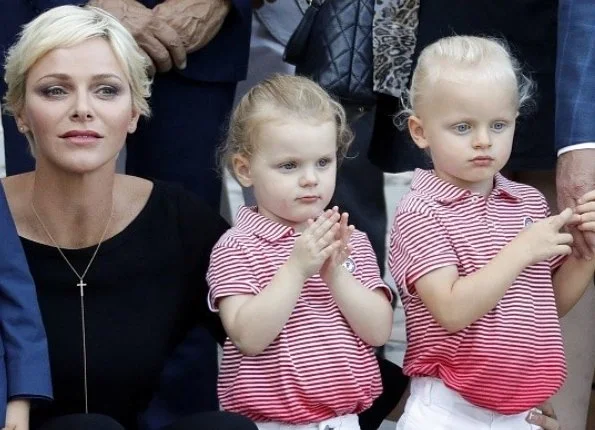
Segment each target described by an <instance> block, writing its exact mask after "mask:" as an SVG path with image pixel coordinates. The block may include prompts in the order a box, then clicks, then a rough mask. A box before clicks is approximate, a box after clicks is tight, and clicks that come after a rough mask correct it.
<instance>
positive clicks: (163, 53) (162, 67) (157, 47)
mask: <svg viewBox="0 0 595 430" xmlns="http://www.w3.org/2000/svg"><path fill="white" fill-rule="evenodd" d="M137 42H138V44H139V46H140V47H141V48H142V49H143V50H144V51H145V52H146V53H147V54H148V55H149V57H151V60H152V61H153V64H155V68H156V69H157V71H158V72H160V73H163V72H167V71H168V70H170V69H171V68H172V60H171V57H170V56H169V52H168V50H167V49H166V48H165V46H163V44H162V43H161V42H160V41H159V40H157V38H155V37H153V36H152V35H150V34H146V33H145V34H143V35H142V36H139V37H138V38H137Z"/></svg>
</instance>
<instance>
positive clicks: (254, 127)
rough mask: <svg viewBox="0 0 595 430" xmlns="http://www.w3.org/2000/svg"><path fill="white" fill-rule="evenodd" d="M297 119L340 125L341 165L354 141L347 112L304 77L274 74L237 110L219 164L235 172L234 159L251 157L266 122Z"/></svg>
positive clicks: (234, 112) (231, 119)
mask: <svg viewBox="0 0 595 430" xmlns="http://www.w3.org/2000/svg"><path fill="white" fill-rule="evenodd" d="M283 118H295V119H299V120H304V121H312V122H316V123H324V122H327V121H332V122H334V123H335V125H336V131H337V133H336V136H337V159H338V161H339V162H340V161H341V160H342V159H343V158H344V157H345V155H346V153H347V150H348V149H349V145H350V144H351V142H352V141H353V133H352V132H351V129H350V128H349V126H348V124H347V118H346V115H345V110H344V109H343V107H342V106H341V104H340V103H338V102H337V101H335V100H333V98H332V97H331V96H330V95H329V94H328V93H327V92H326V91H325V90H324V89H322V88H321V87H320V86H319V85H318V84H316V83H315V82H313V81H311V80H310V79H307V78H304V77H300V76H290V75H274V76H272V77H271V78H269V79H266V80H264V81H262V82H260V83H259V84H257V85H256V86H254V87H252V89H250V91H248V93H246V94H245V95H244V96H243V97H242V99H241V100H240V102H239V103H238V105H237V106H236V108H235V109H234V111H233V113H232V115H231V118H230V121H229V131H228V134H227V139H226V140H225V142H224V143H223V145H222V146H221V147H220V149H219V165H220V167H221V168H225V167H227V168H228V169H229V170H230V172H232V173H233V166H232V158H233V156H234V155H238V154H239V155H243V156H245V157H246V158H250V157H251V156H252V154H253V153H254V151H255V149H256V148H255V146H256V142H257V140H258V133H259V128H260V127H261V126H262V125H263V124H264V123H266V122H270V121H276V120H283Z"/></svg>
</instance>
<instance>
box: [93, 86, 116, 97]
mask: <svg viewBox="0 0 595 430" xmlns="http://www.w3.org/2000/svg"><path fill="white" fill-rule="evenodd" d="M97 93H98V94H99V95H100V96H102V97H114V96H117V95H118V94H119V93H120V89H119V88H116V87H113V86H102V87H99V89H98V90H97Z"/></svg>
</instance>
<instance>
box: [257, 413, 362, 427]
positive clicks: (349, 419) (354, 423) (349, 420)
mask: <svg viewBox="0 0 595 430" xmlns="http://www.w3.org/2000/svg"><path fill="white" fill-rule="evenodd" d="M256 427H258V430H360V428H359V420H358V418H357V415H355V414H350V415H343V416H341V417H335V418H330V419H328V420H324V421H321V422H319V423H313V424H300V425H294V424H284V423H277V422H269V423H256Z"/></svg>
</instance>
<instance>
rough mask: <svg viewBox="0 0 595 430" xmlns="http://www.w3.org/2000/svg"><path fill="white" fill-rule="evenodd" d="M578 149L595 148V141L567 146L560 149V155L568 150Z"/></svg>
mask: <svg viewBox="0 0 595 430" xmlns="http://www.w3.org/2000/svg"><path fill="white" fill-rule="evenodd" d="M577 149H595V142H585V143H577V144H575V145H569V146H565V147H564V148H562V149H560V150H559V151H558V157H559V156H560V155H562V154H564V153H566V152H570V151H576V150H577Z"/></svg>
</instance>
